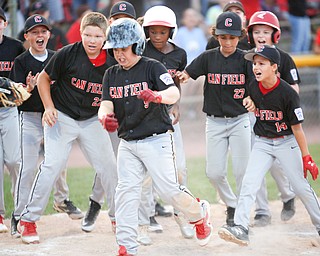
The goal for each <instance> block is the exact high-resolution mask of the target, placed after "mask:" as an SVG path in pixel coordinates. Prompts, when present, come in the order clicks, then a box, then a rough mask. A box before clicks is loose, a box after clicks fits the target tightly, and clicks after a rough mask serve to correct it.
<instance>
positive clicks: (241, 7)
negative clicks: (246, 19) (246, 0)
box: [223, 1, 246, 13]
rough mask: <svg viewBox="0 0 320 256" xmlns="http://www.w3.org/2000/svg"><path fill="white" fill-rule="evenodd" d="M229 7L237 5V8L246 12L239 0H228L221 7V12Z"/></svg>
mask: <svg viewBox="0 0 320 256" xmlns="http://www.w3.org/2000/svg"><path fill="white" fill-rule="evenodd" d="M231 7H237V8H239V9H240V10H241V11H242V12H243V13H246V12H245V11H244V8H243V5H242V3H241V2H239V1H230V2H229V3H227V4H226V5H225V6H224V7H223V12H227V11H229V9H230V8H231Z"/></svg>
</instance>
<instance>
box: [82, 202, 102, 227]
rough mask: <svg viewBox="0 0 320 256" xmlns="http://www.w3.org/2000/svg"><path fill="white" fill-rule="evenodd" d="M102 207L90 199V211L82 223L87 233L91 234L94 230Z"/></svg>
mask: <svg viewBox="0 0 320 256" xmlns="http://www.w3.org/2000/svg"><path fill="white" fill-rule="evenodd" d="M100 209H101V205H100V204H99V203H97V202H95V201H93V200H92V199H90V205H89V210H88V211H87V213H86V216H85V217H84V219H83V220H82V222H81V229H82V230H83V231H85V232H91V231H92V230H93V229H94V223H95V221H96V219H97V217H98V215H99V212H100Z"/></svg>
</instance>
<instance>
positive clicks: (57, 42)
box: [18, 0, 68, 51]
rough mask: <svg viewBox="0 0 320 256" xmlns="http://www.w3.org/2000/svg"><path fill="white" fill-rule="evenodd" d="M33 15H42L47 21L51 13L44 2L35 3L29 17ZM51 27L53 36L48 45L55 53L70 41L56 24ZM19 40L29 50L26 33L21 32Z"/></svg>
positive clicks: (39, 0) (30, 9)
mask: <svg viewBox="0 0 320 256" xmlns="http://www.w3.org/2000/svg"><path fill="white" fill-rule="evenodd" d="M33 14H40V15H41V16H43V17H44V18H45V19H47V20H49V17H50V11H49V8H48V5H47V4H46V2H45V1H44V0H42V1H41V0H38V1H35V2H34V3H33V4H32V5H31V6H30V8H29V16H31V15H33ZM50 25H51V36H50V39H49V42H48V45H47V48H48V49H50V50H53V51H57V50H58V49H60V48H61V47H63V46H65V45H67V44H68V40H67V39H66V36H65V33H64V32H63V31H62V30H61V29H59V28H58V27H56V26H55V25H54V24H50ZM18 39H19V40H21V41H22V42H23V45H24V47H25V48H26V49H28V48H29V44H28V42H27V41H26V40H25V38H24V31H23V30H22V31H20V33H19V34H18Z"/></svg>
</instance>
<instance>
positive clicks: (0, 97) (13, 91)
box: [0, 77, 31, 107]
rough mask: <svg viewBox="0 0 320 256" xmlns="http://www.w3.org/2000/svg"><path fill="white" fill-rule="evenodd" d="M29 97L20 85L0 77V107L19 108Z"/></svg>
mask: <svg viewBox="0 0 320 256" xmlns="http://www.w3.org/2000/svg"><path fill="white" fill-rule="evenodd" d="M30 96H31V94H30V93H28V92H27V90H26V89H25V88H24V87H23V86H22V84H20V83H15V82H13V81H11V80H10V79H8V78H5V77H0V107H17V106H20V105H21V104H22V103H23V102H24V101H26V100H27V99H28V98H29V97H30Z"/></svg>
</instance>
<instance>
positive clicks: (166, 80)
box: [160, 73, 174, 85]
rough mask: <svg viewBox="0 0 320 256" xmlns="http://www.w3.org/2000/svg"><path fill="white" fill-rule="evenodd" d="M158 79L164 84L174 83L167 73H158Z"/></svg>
mask: <svg viewBox="0 0 320 256" xmlns="http://www.w3.org/2000/svg"><path fill="white" fill-rule="evenodd" d="M160 80H161V81H162V82H164V83H165V84H166V85H169V84H173V83H174V82H173V80H172V77H171V76H170V74H169V73H164V74H162V75H160Z"/></svg>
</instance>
